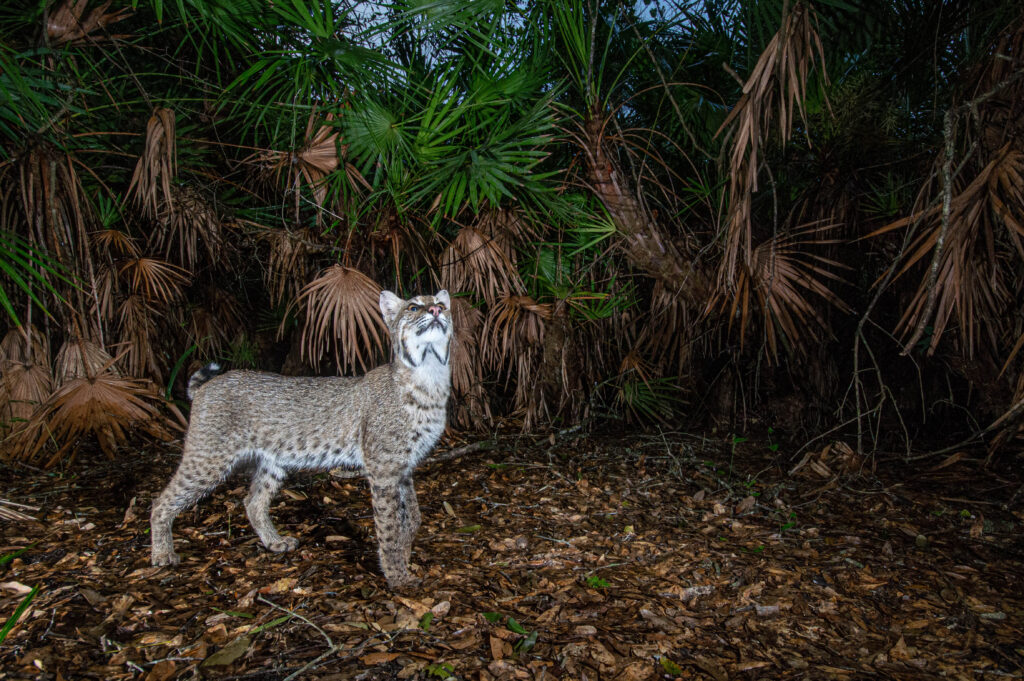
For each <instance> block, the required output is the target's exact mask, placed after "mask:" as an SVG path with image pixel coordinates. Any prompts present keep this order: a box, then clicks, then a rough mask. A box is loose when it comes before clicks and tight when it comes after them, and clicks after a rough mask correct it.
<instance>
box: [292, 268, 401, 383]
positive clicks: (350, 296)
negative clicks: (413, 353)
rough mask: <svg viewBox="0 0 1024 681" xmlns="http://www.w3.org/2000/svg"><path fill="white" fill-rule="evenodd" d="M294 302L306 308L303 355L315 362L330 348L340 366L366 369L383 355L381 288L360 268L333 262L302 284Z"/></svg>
mask: <svg viewBox="0 0 1024 681" xmlns="http://www.w3.org/2000/svg"><path fill="white" fill-rule="evenodd" d="M296 303H297V304H298V305H299V306H300V307H301V308H303V309H304V311H305V320H304V323H303V327H302V341H301V342H302V353H303V357H304V358H305V359H307V361H309V362H311V363H312V364H313V365H314V366H319V364H320V362H321V361H323V358H324V356H325V355H326V354H327V352H328V351H330V352H331V353H332V355H333V359H334V363H335V365H336V366H337V367H338V370H339V371H341V372H343V373H345V372H347V373H352V372H356V371H359V372H365V371H366V370H367V369H371V368H373V366H375V363H376V362H377V361H378V360H379V358H380V357H381V356H383V354H384V348H385V342H384V336H385V334H386V333H387V328H386V327H385V326H384V322H383V320H382V319H381V317H380V287H378V286H377V284H376V283H374V281H373V280H372V279H370V278H369V277H367V276H366V275H365V274H363V273H362V272H360V271H359V270H355V269H352V268H351V267H345V266H344V265H332V266H331V267H329V268H327V269H326V270H325V271H324V272H322V273H321V274H320V276H319V277H317V278H316V279H314V280H313V281H311V282H310V283H309V284H307V285H306V286H305V287H304V288H303V289H302V291H301V292H300V293H299V297H298V299H297V300H296Z"/></svg>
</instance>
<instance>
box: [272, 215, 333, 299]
mask: <svg viewBox="0 0 1024 681" xmlns="http://www.w3.org/2000/svg"><path fill="white" fill-rule="evenodd" d="M259 239H260V240H262V241H265V242H266V243H267V245H268V246H269V247H270V257H269V258H268V259H267V268H266V269H265V270H264V271H263V278H264V281H265V282H266V284H267V290H268V291H270V301H271V302H272V303H273V304H275V305H276V304H278V303H280V302H281V301H283V300H290V299H291V298H293V297H294V296H295V295H296V294H297V293H298V291H299V289H301V288H302V286H303V284H304V283H305V282H307V281H309V276H310V261H311V258H310V256H311V255H312V254H314V253H315V252H317V251H318V250H320V248H319V245H318V244H317V236H316V233H315V232H314V231H313V230H311V229H307V228H303V229H297V230H294V231H289V230H286V229H266V230H261V231H260V232H259Z"/></svg>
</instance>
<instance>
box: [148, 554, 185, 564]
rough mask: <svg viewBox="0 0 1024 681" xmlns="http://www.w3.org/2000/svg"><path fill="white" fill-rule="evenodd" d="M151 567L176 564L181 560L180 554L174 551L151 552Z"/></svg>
mask: <svg viewBox="0 0 1024 681" xmlns="http://www.w3.org/2000/svg"><path fill="white" fill-rule="evenodd" d="M151 562H152V563H153V567H164V566H167V565H172V566H173V565H177V564H178V563H180V562H181V556H179V555H178V554H176V553H175V552H174V551H160V552H153V559H152V561H151Z"/></svg>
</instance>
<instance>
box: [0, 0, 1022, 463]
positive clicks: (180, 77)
mask: <svg viewBox="0 0 1024 681" xmlns="http://www.w3.org/2000/svg"><path fill="white" fill-rule="evenodd" d="M363 5H364V4H360V3H351V2H337V1H334V0H290V1H289V2H284V3H282V2H270V1H269V0H253V1H252V2H245V3H236V4H235V5H233V6H232V11H225V8H224V5H223V3H219V2H214V1H212V0H189V1H188V2H179V3H167V2H129V1H128V0H109V1H108V0H103V1H102V2H101V1H100V0H56V1H47V2H42V3H36V2H28V1H27V0H15V2H13V3H7V4H6V5H5V6H4V9H3V11H2V12H0V93H2V98H0V280H2V285H0V307H2V308H3V312H4V314H5V315H6V316H5V319H7V320H9V324H8V333H7V338H8V339H10V341H9V343H8V342H7V341H5V345H4V346H3V347H2V348H0V354H2V356H0V361H2V362H3V363H4V364H3V367H2V374H3V383H2V386H0V388H2V390H0V410H2V411H3V418H4V423H5V425H4V428H6V431H5V433H6V434H7V436H8V440H10V441H12V442H13V441H14V440H15V439H17V442H18V443H19V445H18V447H14V448H11V447H8V448H6V449H5V450H4V451H5V452H7V454H6V455H7V456H21V457H27V459H28V460H31V461H34V462H37V463H40V462H41V463H56V462H57V461H58V460H60V458H61V457H63V456H65V455H66V454H68V453H69V452H71V451H73V449H74V447H75V446H76V444H79V443H82V444H86V445H87V446H91V445H98V446H99V447H100V448H101V449H102V450H104V451H106V452H107V453H108V454H114V453H116V451H117V447H118V444H119V443H121V442H124V441H125V440H126V438H129V437H130V436H131V434H132V432H134V431H139V432H147V429H148V432H152V433H154V434H155V435H158V436H166V435H168V434H173V432H174V430H173V428H174V424H176V423H177V421H178V419H177V415H176V414H175V413H174V412H173V411H171V410H170V409H169V408H168V407H167V405H165V404H164V403H163V402H161V401H160V400H159V399H157V397H156V396H157V395H161V394H162V395H168V394H173V395H174V396H175V397H179V398H183V395H182V394H181V393H180V390H181V388H182V385H183V383H184V382H185V381H184V380H183V379H184V378H185V375H186V374H187V372H188V369H189V368H190V367H189V366H186V365H189V364H193V365H196V366H198V365H199V364H200V363H204V362H208V361H213V360H218V361H221V362H222V363H224V364H228V363H229V362H230V361H231V360H235V361H237V363H239V364H244V365H245V366H255V367H257V368H261V369H267V370H272V371H285V372H288V373H304V372H307V373H308V372H315V371H319V372H338V373H358V372H361V371H365V370H366V369H368V368H371V367H372V366H374V365H375V364H377V363H378V362H381V361H384V360H385V359H386V355H387V348H388V342H387V339H386V335H385V334H386V330H385V329H384V327H383V324H382V323H381V320H380V312H379V309H378V298H377V296H378V293H379V291H380V290H381V289H392V290H397V291H398V292H399V293H400V294H402V295H413V294H416V293H422V292H425V291H435V290H437V289H438V288H442V287H444V288H448V289H449V290H450V291H451V293H452V294H453V296H454V298H453V312H454V315H455V319H456V331H455V334H456V335H455V347H454V349H453V355H452V357H453V387H454V394H455V401H454V402H453V404H452V409H451V414H452V421H451V422H452V424H453V425H454V426H455V427H458V428H487V427H492V426H495V425H497V426H498V427H514V428H520V429H526V430H537V429H544V428H550V427H561V426H562V425H566V424H569V423H574V422H578V421H579V420H580V419H583V418H587V417H597V416H600V417H602V418H603V417H612V418H616V417H622V418H626V419H629V420H635V421H671V420H673V419H675V418H678V417H681V416H688V415H701V417H703V416H702V415H703V414H704V413H705V412H703V411H701V409H702V408H703V406H702V405H707V404H721V405H736V404H737V403H738V402H744V403H743V404H742V405H740V406H741V407H742V408H736V407H735V406H733V407H730V409H735V411H734V412H730V413H727V414H715V415H714V418H715V419H716V421H720V420H721V419H725V420H729V419H731V418H744V415H746V414H752V413H754V412H756V410H757V409H758V408H759V406H761V405H765V404H767V403H768V402H770V401H771V400H773V399H775V398H777V397H785V398H787V399H789V398H792V399H796V400H798V401H799V400H803V401H804V402H805V403H807V404H815V405H820V404H822V403H823V401H827V400H830V399H831V400H833V401H834V402H833V403H830V405H829V407H830V408H827V409H826V408H822V409H821V411H822V412H827V413H828V414H830V416H829V418H833V419H835V424H833V425H836V427H842V426H841V425H840V424H844V423H856V424H857V426H858V427H859V428H860V430H864V428H863V425H864V419H865V418H870V419H874V421H873V423H872V424H871V428H870V429H869V430H873V431H874V432H888V430H892V431H893V432H895V431H896V430H899V431H900V432H904V431H903V429H902V428H900V429H886V428H885V427H883V426H884V425H886V424H887V422H886V421H885V420H886V419H899V418H902V416H903V412H902V411H901V412H900V413H899V414H897V413H896V411H895V410H904V411H905V410H906V409H910V408H915V407H914V405H910V406H908V405H909V403H910V402H912V400H910V398H907V402H908V403H907V404H896V403H895V401H894V400H892V399H890V396H891V395H893V394H896V392H897V391H893V389H892V387H891V386H890V385H889V383H891V381H892V379H891V378H890V377H891V376H900V377H905V376H906V375H907V372H908V371H914V370H917V367H919V366H923V365H925V364H926V365H927V368H926V369H925V370H928V371H937V372H942V374H943V375H944V376H949V377H952V378H951V379H950V380H951V381H952V383H950V385H954V384H955V389H952V390H954V392H955V395H953V396H952V397H950V395H948V394H945V393H944V394H943V395H942V396H941V399H939V398H938V397H935V399H931V397H933V396H922V398H921V399H920V400H919V401H920V402H925V401H928V403H929V404H953V403H955V405H956V406H955V408H954V407H950V412H949V416H950V418H949V419H948V422H949V424H951V425H950V427H951V428H966V427H967V426H966V425H965V424H967V423H973V421H972V419H973V420H974V421H979V422H981V421H985V420H986V419H987V420H988V422H992V421H993V420H994V419H996V418H1001V419H1002V420H1001V421H1000V423H1001V424H1011V423H1016V421H1015V418H1016V417H1015V416H1013V415H1012V414H1011V412H1012V411H1013V410H1012V407H1013V406H1014V404H1016V403H1017V402H1020V398H1019V389H1017V386H1019V385H1022V384H1024V383H1021V381H1020V380H1019V376H1020V375H1021V374H1022V373H1024V371H1022V368H1024V362H1022V360H1021V357H1022V354H1021V353H1020V352H1019V350H1020V347H1021V346H1024V341H1021V340H1020V339H1021V338H1022V337H1024V315H1022V314H1021V310H1020V301H1021V296H1022V289H1021V287H1020V286H1019V284H1018V282H1019V281H1021V273H1022V271H1024V227H1022V226H1024V209H1022V204H1024V190H1022V186H1024V183H1022V181H1021V178H1022V177H1024V126H1022V125H1021V123H1020V121H1021V120H1024V116H1022V115H1021V114H1022V113H1024V106H1022V104H1021V102H1022V101H1024V78H1022V77H1021V75H1020V74H1021V72H1022V69H1024V62H1022V59H1024V57H1022V52H1024V37H1022V36H1024V32H1022V31H1024V29H1022V25H1024V24H1022V22H1024V16H1022V13H1021V11H1020V8H1019V7H1014V6H1012V3H1005V2H998V1H997V0H982V1H981V2H966V0H947V1H945V2H943V3H941V8H942V11H941V12H935V11H931V10H930V9H929V7H928V3H888V4H887V3H865V2H860V1H859V0H852V1H851V2H844V3H836V2H824V1H822V0H769V1H766V2H748V1H747V0H724V1H719V0H715V1H714V2H711V1H710V0H708V1H700V0H698V1H696V2H686V3H667V2H660V1H655V2H650V3H640V4H634V5H631V4H629V3H611V2H604V1H598V2H589V1H588V2H583V1H582V0H558V1H556V0H537V1H536V2H531V3H499V2H490V1H488V2H480V1H472V0H443V1H442V2H436V3H427V4H423V3H404V2H403V3H381V4H380V5H379V9H380V11H379V12H377V11H366V7H365V6H363ZM880 73H886V74H889V76H888V77H887V78H884V79H883V78H880V77H879V75H878V74H880ZM19 338H21V339H24V340H23V341H19V340H17V339H19ZM28 339H36V340H32V341H30V340H28ZM19 342H23V343H24V344H25V345H23V346H19V345H18V343H19ZM49 348H62V350H61V351H60V352H59V353H58V354H57V355H54V354H53V353H51V352H50V350H49ZM887 350H888V351H887ZM901 351H902V352H903V353H904V355H906V354H910V355H915V356H914V357H912V358H911V359H906V358H905V357H901V355H900V352H901ZM917 355H920V356H917ZM864 357H870V359H871V361H872V362H873V363H874V364H873V366H872V371H870V372H868V371H865V370H864V366H863V358H864ZM958 357H959V358H960V359H956V358H958ZM766 360H767V361H766ZM919 360H920V361H919ZM961 360H963V361H961ZM971 362H975V364H977V365H978V366H980V365H981V364H984V365H985V366H990V367H995V368H996V369H997V371H995V372H993V374H992V375H991V376H990V375H988V374H985V375H983V374H982V373H979V372H974V373H971V372H970V371H967V370H965V369H964V367H967V366H973V365H972V364H971ZM905 363H909V364H905ZM998 369H1002V374H999V372H998ZM809 376H818V377H837V376H840V377H846V379H847V383H849V384H850V385H852V386H854V387H855V392H856V395H857V399H854V400H846V401H843V400H842V393H843V386H842V383H843V381H841V380H834V378H832V379H829V380H828V381H824V380H817V381H815V380H805V378H806V377H809ZM172 379H173V381H172ZM954 379H955V380H954ZM164 381H168V382H173V383H174V385H172V386H169V387H168V386H165V385H163V383H164ZM986 381H987V382H989V383H991V382H992V381H998V382H999V386H1000V387H1001V388H1000V389H1001V390H1002V391H1003V392H1004V393H1005V394H1006V395H1007V396H1012V395H1013V394H1015V390H1016V391H1017V394H1018V398H1016V400H1017V402H1012V403H1009V404H1005V405H1003V407H1004V409H1003V411H1001V412H998V413H990V412H991V406H987V407H983V406H981V403H980V402H978V400H977V398H976V397H975V395H976V394H977V390H974V389H973V388H974V387H975V386H977V385H982V384H985V385H987V383H986ZM150 382H152V383H150ZM737 382H739V384H737ZM823 383H829V384H830V385H828V386H824V387H822V386H821V385H820V384H823ZM921 383H922V385H925V384H928V382H925V381H922V382H921ZM934 384H935V385H939V384H942V385H946V382H944V381H935V382H934ZM154 385H155V386H156V387H154ZM813 386H817V388H815V390H817V392H814V390H812V387H813ZM819 388H820V389H819ZM826 388H827V390H826ZM829 390H831V392H828V391H829ZM784 391H788V392H786V394H782V393H783V392H784ZM823 391H824V392H823ZM1000 394H1002V393H1000ZM737 395H740V396H742V397H741V398H736V396H737ZM872 395H880V396H882V397H879V398H878V400H877V402H878V404H877V405H868V404H867V403H866V402H865V400H866V399H868V398H869V397H870V396H872ZM695 396H699V397H700V399H699V400H698V399H693V398H694V397H695ZM683 397H686V398H687V399H685V400H684V399H683ZM1006 399H1013V398H1010V397H1007V398H1006ZM883 402H884V403H885V408H883V405H882V403H883ZM851 405H853V406H851ZM876 406H877V408H876ZM916 406H917V407H920V406H921V405H920V404H918V405H916ZM985 409H988V410H989V412H985V413H983V412H984V410H985ZM797 411H799V410H797ZM997 411H998V410H997ZM1021 411H1024V408H1022V409H1021ZM851 412H852V413H851ZM1015 413H1016V412H1013V414H1015ZM1008 414H1010V415H1008ZM866 415H867V416H866ZM965 415H969V418H968V417H967V416H965ZM1011 416H1012V418H1011ZM851 419H852V420H851ZM12 424H21V425H17V427H16V430H19V431H22V432H23V433H25V436H24V437H20V436H19V437H18V438H15V436H16V435H17V433H15V432H14V431H13V430H12ZM954 424H956V425H954ZM1007 427H1010V426H1009V425H1008V426H1007ZM1014 427H1015V426H1014ZM858 432H859V431H858ZM1007 432H1009V431H1007ZM1007 437H1009V436H1007ZM19 447H20V448H19Z"/></svg>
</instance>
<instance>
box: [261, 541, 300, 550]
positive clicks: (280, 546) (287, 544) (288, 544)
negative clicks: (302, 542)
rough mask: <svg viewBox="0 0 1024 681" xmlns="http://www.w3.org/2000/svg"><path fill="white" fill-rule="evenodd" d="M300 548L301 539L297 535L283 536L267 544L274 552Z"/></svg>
mask: <svg viewBox="0 0 1024 681" xmlns="http://www.w3.org/2000/svg"><path fill="white" fill-rule="evenodd" d="M297 548H299V540H298V539H296V538H295V537H281V538H280V539H278V540H277V541H272V542H270V543H269V544H267V549H268V550H270V551H273V552H274V553H287V552H288V551H294V550H295V549H297Z"/></svg>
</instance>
